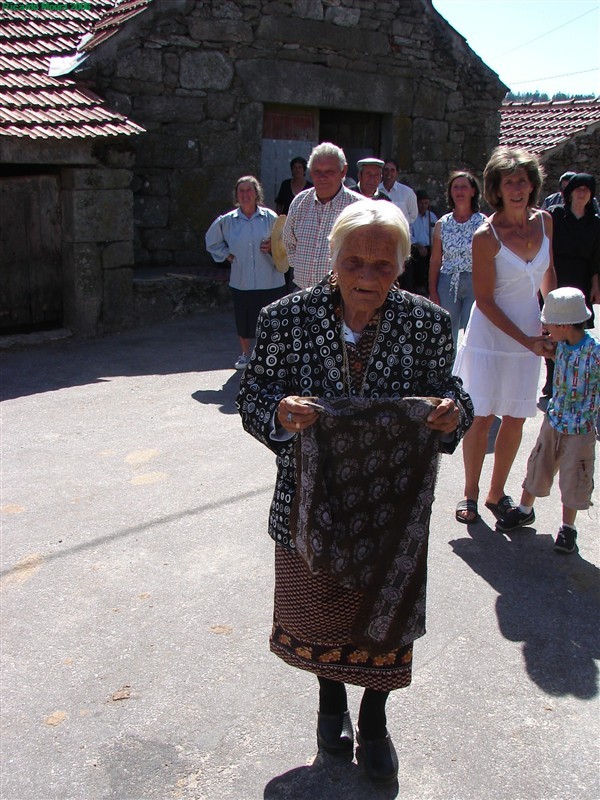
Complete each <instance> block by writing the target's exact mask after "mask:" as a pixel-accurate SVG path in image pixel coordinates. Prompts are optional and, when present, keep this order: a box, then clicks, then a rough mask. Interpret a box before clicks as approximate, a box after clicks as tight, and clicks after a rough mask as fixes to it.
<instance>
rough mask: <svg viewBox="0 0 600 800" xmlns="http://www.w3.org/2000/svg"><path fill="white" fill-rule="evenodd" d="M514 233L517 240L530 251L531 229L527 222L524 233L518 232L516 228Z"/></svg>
mask: <svg viewBox="0 0 600 800" xmlns="http://www.w3.org/2000/svg"><path fill="white" fill-rule="evenodd" d="M515 233H516V234H517V236H518V237H519V239H523V241H524V242H525V247H526V248H527V249H528V250H530V249H531V228H530V225H529V220H527V222H526V223H525V233H523V231H520V230H519V229H518V228H515Z"/></svg>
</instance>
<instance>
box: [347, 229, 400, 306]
mask: <svg viewBox="0 0 600 800" xmlns="http://www.w3.org/2000/svg"><path fill="white" fill-rule="evenodd" d="M397 250H398V235H397V234H396V233H395V232H394V231H393V230H390V229H389V228H386V227H383V226H381V225H369V226H364V227H362V228H357V229H356V230H354V231H352V233H349V234H348V236H346V239H345V241H344V243H343V245H342V247H341V249H340V252H339V253H338V257H337V260H336V262H335V264H334V265H333V272H334V274H336V275H337V283H338V286H339V288H340V292H341V294H342V299H343V301H344V305H345V306H346V308H347V309H348V310H350V311H352V312H358V311H361V312H367V311H368V312H375V311H376V309H378V308H380V307H381V306H382V305H383V303H384V302H385V298H386V297H387V293H388V291H389V290H390V287H391V285H392V283H393V282H394V281H395V279H396V278H397V277H398V275H399V273H400V265H399V264H398V253H397Z"/></svg>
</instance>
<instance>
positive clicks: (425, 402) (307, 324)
mask: <svg viewBox="0 0 600 800" xmlns="http://www.w3.org/2000/svg"><path fill="white" fill-rule="evenodd" d="M330 246H331V263H332V270H331V272H330V274H329V275H328V276H327V277H326V278H325V279H324V280H323V281H321V282H320V283H319V284H318V285H316V286H313V287H309V288H308V289H304V290H301V291H298V292H296V293H293V294H291V295H288V296H287V297H285V298H283V299H281V300H279V301H277V302H275V303H273V304H271V305H270V306H268V307H267V308H265V309H263V310H262V312H261V315H260V318H259V323H258V328H257V340H256V347H255V349H254V352H253V355H252V358H251V360H250V363H249V365H248V367H247V369H246V372H245V374H244V376H243V378H242V383H241V388H240V394H239V397H238V408H239V411H240V414H241V417H242V422H243V425H244V428H245V429H246V430H247V431H248V433H250V434H251V435H252V436H254V437H255V438H256V439H258V440H259V441H261V442H262V443H263V444H265V445H266V446H267V447H268V448H269V449H271V450H272V451H273V452H274V453H275V454H276V456H277V482H276V487H275V494H274V498H273V502H272V505H271V511H270V516H269V533H270V535H271V537H272V538H273V539H274V540H275V542H276V545H275V607H274V620H273V629H272V633H271V639H270V645H271V650H272V651H273V652H274V653H275V654H276V655H278V656H279V657H280V658H282V659H283V660H284V661H286V662H287V663H288V664H290V665H292V666H294V667H297V668H299V669H304V670H308V671H309V672H312V673H314V674H315V675H316V676H317V678H318V680H319V709H318V717H317V741H318V745H319V748H320V749H321V750H324V751H326V752H328V753H330V754H332V755H334V756H339V757H342V758H343V757H346V758H350V759H351V758H352V757H353V753H354V738H353V730H352V724H351V722H350V715H349V712H348V705H347V697H346V687H345V684H346V683H350V684H354V685H358V686H362V687H364V688H365V692H364V695H363V699H362V702H361V705H360V710H359V716H358V731H357V740H358V749H357V758H358V759H359V761H361V762H362V763H363V764H364V767H365V770H366V772H367V775H368V776H369V777H370V778H371V780H372V781H374V782H375V783H390V782H394V781H395V780H396V778H397V772H398V761H397V756H396V754H395V751H394V747H393V744H392V742H391V739H390V736H389V734H388V731H387V727H386V722H387V721H386V713H385V705H386V700H387V697H388V695H389V692H390V691H391V690H393V689H397V688H400V687H405V686H408V685H409V683H410V682H411V665H412V643H413V641H414V640H415V639H417V638H418V637H420V636H422V635H423V634H424V632H425V584H426V556H427V540H428V534H429V518H430V511H431V503H432V500H433V486H434V483H435V476H436V471H437V460H438V452H439V451H440V450H441V451H442V452H452V451H453V450H454V449H455V447H456V446H457V444H458V442H459V440H460V438H461V436H462V435H463V433H464V432H465V430H466V429H467V428H468V426H469V424H470V422H471V419H472V406H471V402H470V399H469V397H468V395H467V394H466V393H465V392H464V391H463V390H462V387H461V382H460V380H459V379H457V378H456V377H453V376H452V350H453V343H452V331H451V325H450V317H449V315H448V313H447V312H446V311H444V310H443V309H441V308H440V307H439V306H436V305H434V304H433V303H431V302H430V301H429V300H427V299H425V298H423V297H417V296H415V295H412V294H409V293H408V292H405V291H403V290H401V289H399V288H398V284H397V279H398V277H399V275H400V274H401V272H402V270H403V266H404V262H405V260H406V258H407V257H408V255H409V252H410V235H409V230H408V224H407V222H406V220H405V218H404V216H403V215H402V213H401V212H400V211H399V210H398V209H397V208H396V207H395V206H394V205H393V204H392V203H377V202H374V201H373V200H361V201H360V202H357V203H354V204H352V205H350V206H349V207H347V208H346V209H344V211H342V213H341V214H340V216H339V217H338V219H337V221H336V223H335V225H334V227H333V229H332V232H331V235H330Z"/></svg>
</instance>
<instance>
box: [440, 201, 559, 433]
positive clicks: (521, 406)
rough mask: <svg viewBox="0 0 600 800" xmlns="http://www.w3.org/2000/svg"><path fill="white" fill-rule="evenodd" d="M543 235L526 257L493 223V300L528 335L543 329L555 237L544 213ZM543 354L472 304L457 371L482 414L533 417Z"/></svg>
mask: <svg viewBox="0 0 600 800" xmlns="http://www.w3.org/2000/svg"><path fill="white" fill-rule="evenodd" d="M539 216H540V218H541V224H542V230H543V238H542V244H541V246H540V249H539V250H538V252H537V254H536V255H535V257H534V258H533V259H532V260H531V261H524V260H523V259H522V258H520V257H519V256H517V255H516V254H515V253H513V252H512V250H509V249H508V247H506V246H505V245H503V244H502V242H501V241H500V238H499V236H498V234H497V233H496V231H495V230H494V226H493V225H492V223H491V222H490V228H491V229H492V232H493V234H494V236H495V237H496V239H497V240H498V243H499V244H500V250H499V251H498V253H497V254H496V256H495V258H494V261H495V264H496V289H495V291H494V300H495V301H496V303H497V304H498V307H499V308H501V309H502V311H504V313H505V314H506V316H507V317H508V318H509V319H511V320H512V321H513V322H514V323H515V325H517V326H518V327H519V328H520V329H521V330H522V331H523V332H524V333H526V334H527V335H528V336H539V335H540V334H541V331H542V326H541V323H540V307H539V303H538V298H537V294H538V291H539V288H540V284H541V282H542V278H543V277H544V273H545V272H546V270H547V269H548V265H549V263H550V240H549V239H548V237H547V236H546V228H545V225H544V218H543V216H542V215H541V214H540V215H539ZM541 363H542V359H541V358H540V357H539V356H536V355H535V354H534V353H532V352H531V351H530V350H527V349H526V348H524V347H522V346H521V345H520V344H519V343H518V342H516V341H515V340H514V339H513V338H512V337H510V336H508V335H507V334H506V333H504V332H503V331H501V330H500V328H497V327H496V326H495V325H494V324H493V323H492V322H490V320H489V319H488V318H487V317H486V316H485V315H484V314H483V313H482V312H481V311H480V310H479V309H478V308H477V303H475V304H474V305H473V308H472V309H471V316H470V317H469V324H468V325H467V329H466V331H465V335H464V337H463V339H462V342H461V344H460V346H459V348H458V352H457V354H456V361H455V363H454V370H453V372H454V374H455V375H458V376H459V377H460V378H461V379H462V381H463V384H464V387H465V389H466V390H467V392H468V393H469V394H470V395H471V399H472V400H473V405H474V406H475V414H476V415H477V416H482V417H485V416H488V415H489V414H496V415H497V416H504V415H506V416H510V417H534V416H535V415H536V413H537V386H538V381H539V376H540V366H541Z"/></svg>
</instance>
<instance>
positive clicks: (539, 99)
mask: <svg viewBox="0 0 600 800" xmlns="http://www.w3.org/2000/svg"><path fill="white" fill-rule="evenodd" d="M504 99H505V100H506V101H507V102H508V101H509V100H512V101H514V102H517V103H529V102H534V103H547V102H548V101H550V100H593V99H594V95H593V94H571V93H570V92H555V93H554V94H553V95H552V97H550V96H549V95H547V94H546V92H540V91H536V92H507V94H506V97H505V98H504Z"/></svg>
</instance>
